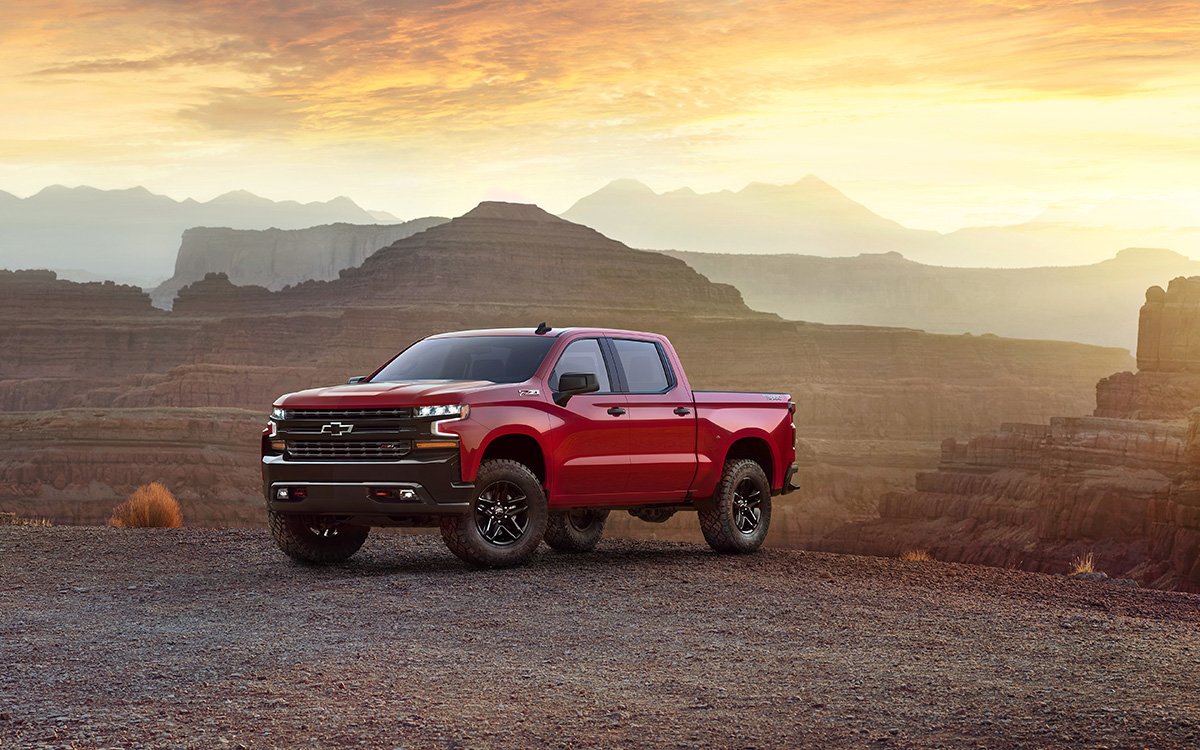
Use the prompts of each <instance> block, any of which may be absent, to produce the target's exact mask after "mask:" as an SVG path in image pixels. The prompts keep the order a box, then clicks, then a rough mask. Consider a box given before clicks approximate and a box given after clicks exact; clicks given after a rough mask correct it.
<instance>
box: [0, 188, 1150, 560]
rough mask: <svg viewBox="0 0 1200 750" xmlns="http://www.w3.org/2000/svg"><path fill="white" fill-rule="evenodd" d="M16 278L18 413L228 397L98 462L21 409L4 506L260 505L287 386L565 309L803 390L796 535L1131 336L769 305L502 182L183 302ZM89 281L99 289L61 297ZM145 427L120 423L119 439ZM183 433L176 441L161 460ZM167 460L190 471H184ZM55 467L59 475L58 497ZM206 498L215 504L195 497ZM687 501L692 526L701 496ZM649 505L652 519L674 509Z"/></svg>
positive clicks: (734, 371)
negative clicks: (46, 456)
mask: <svg viewBox="0 0 1200 750" xmlns="http://www.w3.org/2000/svg"><path fill="white" fill-rule="evenodd" d="M0 284H3V285H4V287H3V296H2V299H3V300H4V302H3V304H5V305H6V307H5V311H6V312H5V323H6V325H5V326H3V327H2V328H0V351H3V352H4V353H5V356H3V357H0V411H5V412H22V414H9V415H8V417H10V418H13V419H18V418H19V419H21V420H26V421H24V422H21V424H29V425H37V424H40V423H39V422H37V421H36V420H37V419H40V417H39V416H38V415H36V414H26V413H27V412H50V413H53V412H54V411H56V410H63V409H68V410H71V413H72V415H73V416H72V419H75V420H79V421H81V422H86V421H87V420H88V419H89V417H88V415H89V414H96V415H98V416H97V417H96V419H101V418H103V419H106V420H111V419H117V418H118V417H119V418H120V419H121V420H128V423H129V424H132V423H135V422H136V421H137V420H139V419H144V420H147V425H148V426H147V430H146V434H148V435H150V434H154V435H161V434H162V433H161V431H160V429H161V426H162V425H166V424H171V423H172V422H173V421H174V422H175V423H177V424H200V427H190V428H189V429H192V430H200V432H203V431H204V430H205V429H209V428H206V427H204V425H205V424H207V423H205V422H199V423H197V422H196V421H195V420H196V415H197V414H198V413H205V412H206V411H208V410H211V411H212V413H213V414H214V415H216V416H214V419H216V420H217V421H218V422H220V423H221V424H219V425H214V426H213V427H212V428H211V430H212V432H213V435H214V437H213V439H212V445H213V446H215V447H214V448H213V449H212V450H211V451H209V452H207V453H206V452H205V451H206V450H207V449H205V448H202V447H200V446H201V444H203V443H204V441H203V440H196V441H195V442H189V441H191V440H192V438H188V439H187V440H184V441H182V443H180V444H178V445H177V444H174V443H170V441H167V442H166V443H164V444H163V445H162V447H161V448H156V447H155V443H154V441H151V440H147V441H141V442H135V443H131V444H130V445H131V447H130V448H129V450H128V451H126V452H125V453H124V454H123V455H124V456H126V457H129V456H135V455H138V454H139V453H140V454H141V455H144V456H145V457H146V460H145V466H144V469H145V470H144V471H143V472H142V473H140V474H136V473H135V472H129V473H114V474H111V475H106V474H98V475H97V477H98V478H97V479H96V480H95V482H92V481H85V480H87V477H85V476H84V474H83V473H80V472H66V473H65V474H64V473H63V472H62V470H61V469H60V468H57V467H56V465H55V461H50V460H40V459H38V458H37V456H38V455H40V454H42V453H44V452H46V451H50V450H52V449H53V450H54V451H58V453H55V454H54V455H56V456H59V457H62V460H64V461H86V460H87V459H86V458H85V457H86V456H87V455H90V454H91V453H92V452H93V451H98V450H101V447H100V446H99V444H98V442H97V440H96V439H95V438H94V437H88V435H94V434H95V433H89V432H88V431H87V430H85V429H80V430H79V431H78V433H76V432H75V431H71V430H62V431H59V432H56V433H55V439H56V441H58V442H57V443H56V444H55V445H54V446H53V448H52V446H50V445H48V444H47V442H46V441H45V440H42V439H41V438H39V437H38V432H39V429H37V428H35V427H30V428H28V429H26V428H22V429H14V430H11V431H9V434H8V435H7V439H8V440H9V443H8V444H7V445H8V448H7V449H6V450H5V451H4V452H3V453H0V510H3V511H17V512H27V513H29V514H34V515H36V514H39V513H42V514H45V515H55V514H56V513H55V511H54V509H55V508H58V507H60V505H59V503H61V500H62V498H63V497H66V496H72V493H75V496H78V497H81V498H90V500H89V502H92V503H94V504H96V505H97V507H98V508H99V510H96V511H94V512H92V515H91V516H88V517H98V516H99V515H101V514H102V513H103V512H107V510H108V509H109V508H110V507H111V503H112V501H114V500H117V499H120V496H121V494H122V493H124V492H127V491H128V490H130V489H132V486H133V485H135V484H137V483H141V482H146V481H153V480H156V479H161V478H163V477H167V478H170V479H172V481H174V482H176V483H178V484H181V485H182V486H183V487H185V488H188V489H185V490H184V492H183V501H184V510H185V513H187V514H188V518H189V522H190V523H208V524H222V523H241V522H247V521H246V518H247V516H246V515H245V513H246V511H245V508H247V507H249V508H253V509H256V511H257V509H260V500H259V497H258V495H259V492H260V489H259V487H258V484H257V481H258V480H257V471H256V467H257V460H258V459H257V451H256V450H255V448H254V445H255V442H254V441H256V440H257V439H258V424H259V422H262V421H263V420H265V415H266V412H267V409H268V407H269V405H270V403H271V401H272V400H273V399H274V398H275V397H277V396H278V395H279V394H281V393H284V392H287V391H291V390H297V389H301V388H305V387H310V386H317V385H327V384H330V383H337V382H344V381H345V379H346V377H348V376H350V375H357V374H362V373H365V372H370V371H371V370H373V369H374V368H375V367H376V366H377V365H378V364H379V363H380V362H382V361H384V360H385V359H386V358H388V357H390V356H391V355H392V354H394V353H395V352H396V351H397V350H398V349H400V348H402V347H404V346H406V345H407V344H408V343H410V342H412V341H414V340H416V339H418V338H420V337H422V336H425V335H428V334H431V333H436V332H439V331H445V330H459V329H465V328H480V327H491V326H530V327H532V326H535V325H536V324H537V323H538V322H539V321H542V320H546V321H549V322H550V324H551V325H553V326H556V327H564V326H569V325H606V326H614V327H625V328H633V329H647V330H655V331H661V332H662V333H665V334H666V335H668V336H670V337H671V339H672V340H673V341H674V342H675V345H676V347H677V349H678V350H679V352H680V355H681V356H682V357H683V360H684V364H685V365H686V367H687V368H688V373H689V376H690V378H691V380H692V382H693V384H694V385H695V386H696V387H700V388H725V389H733V390H763V389H770V390H788V391H790V392H791V393H792V394H793V395H794V397H795V400H796V402H797V405H798V410H797V417H796V422H797V428H798V430H799V434H800V437H801V440H802V445H801V455H802V461H803V467H802V471H801V475H800V477H799V478H798V481H799V482H800V483H801V484H802V486H804V487H805V488H806V490H805V492H804V493H803V494H802V495H796V496H792V497H790V498H788V499H787V500H785V501H782V502H781V506H783V505H786V504H790V505H791V506H792V508H791V509H790V510H781V511H780V512H779V519H780V523H779V525H778V527H777V529H778V530H777V532H776V534H775V536H774V537H773V540H772V543H777V544H778V543H793V544H794V543H797V541H798V540H801V539H803V538H808V537H811V536H813V535H816V534H817V533H818V532H819V531H820V530H821V529H824V528H825V527H826V526H829V527H832V526H836V525H840V524H842V523H844V521H845V520H846V519H847V518H849V517H855V516H864V515H867V514H873V513H874V510H875V507H876V504H877V501H878V498H879V497H880V495H882V494H883V493H885V492H887V491H889V490H893V489H897V488H904V487H909V486H911V485H912V476H913V473H914V471H915V470H918V469H922V468H932V467H933V466H935V465H936V462H937V456H938V445H939V442H940V440H941V439H942V438H943V437H944V436H945V435H947V434H952V435H957V436H960V437H965V436H967V435H970V434H972V433H973V432H978V431H981V430H985V429H988V428H989V427H990V426H992V425H995V424H998V423H1000V422H1007V421H1044V420H1047V419H1049V418H1050V417H1051V416H1053V415H1055V414H1063V413H1079V412H1081V411H1084V410H1085V409H1087V408H1088V405H1089V404H1090V402H1091V400H1092V389H1093V386H1094V383H1095V381H1096V379H1097V378H1099V377H1100V376H1101V375H1103V374H1105V373H1109V372H1113V371H1114V370H1126V369H1130V367H1131V366H1132V360H1131V358H1130V357H1129V355H1128V354H1127V353H1126V352H1125V351H1123V350H1119V349H1111V348H1100V347H1094V346H1086V345H1082V344H1071V343H1061V342H1049V341H1020V340H1011V339H1003V338H998V337H994V336H965V335H958V336H946V335H935V334H929V333H924V332H922V331H917V330H907V329H897V328H877V327H869V326H850V325H844V326H831V325H818V324H811V323H798V322H794V321H788V320H783V319H781V318H779V317H778V316H775V315H771V314H764V313H759V312H755V311H753V310H751V309H749V308H748V307H746V305H745V304H744V303H743V302H742V299H741V297H740V295H739V294H738V292H737V290H736V289H734V288H733V287H731V286H728V285H725V284H716V283H713V282H711V281H709V280H708V279H707V278H705V277H704V276H702V275H700V274H699V273H698V272H696V271H695V270H693V269H692V268H690V267H689V266H688V265H687V264H685V263H684V262H683V261H681V260H678V259H676V258H671V257H668V256H665V255H662V254H658V253H651V252H643V251H638V250H633V249H630V248H629V247H627V246H625V245H622V244H621V243H618V242H615V241H613V240H611V239H608V238H606V237H604V236H603V235H601V234H599V233H598V232H596V231H594V230H592V229H589V228H587V227H584V226H580V225H578V224H572V223H570V222H567V221H564V220H562V219H559V218H557V217H554V216H551V215H549V214H547V213H545V212H544V211H542V210H541V209H538V208H537V207H534V206H521V205H514V204H503V203H485V204H482V205H480V206H479V207H478V208H476V209H474V210H473V211H471V212H469V213H468V214H466V215H464V216H462V217H459V218H457V219H454V220H453V221H450V222H448V223H446V224H442V225H439V226H436V227H432V228H430V229H428V230H426V231H424V232H421V233H419V234H415V235H412V236H410V237H407V238H404V239H401V240H399V241H397V242H395V243H393V244H392V245H391V246H389V247H387V248H385V249H382V250H379V251H378V252H376V253H374V254H372V255H371V256H369V257H368V258H367V259H366V260H365V261H364V262H363V264H362V265H361V266H359V267H356V268H353V269H347V270H343V271H342V272H340V273H339V275H338V278H336V279H332V280H328V281H309V282H304V283H301V284H298V285H295V286H292V287H289V288H286V289H282V290H279V291H270V290H268V289H266V288H263V287H242V286H235V285H234V284H232V283H231V282H230V281H229V279H228V278H227V277H224V276H221V275H217V274H213V275H210V276H208V277H206V278H205V279H202V280H201V281H198V282H195V283H193V284H191V285H189V286H187V287H185V288H184V289H182V290H181V291H180V294H179V298H178V301H177V303H176V305H175V307H174V309H173V310H171V311H170V312H167V311H163V310H159V309H156V308H154V307H153V306H152V305H151V304H150V299H149V296H148V295H146V294H144V293H142V292H140V291H138V290H136V289H132V288H128V287H119V286H116V285H111V284H110V285H94V286H91V285H86V284H76V283H74V282H68V281H63V280H61V279H53V278H51V277H49V276H48V275H36V274H35V275H33V276H28V275H20V274H16V275H11V276H9V277H4V276H0ZM86 295H93V296H92V297H89V298H88V299H89V302H88V306H87V310H86V311H84V310H81V309H74V312H71V311H70V310H71V308H69V306H62V307H60V306H59V305H57V304H56V300H57V299H58V298H60V297H61V298H62V299H64V300H69V299H79V298H82V297H83V296H86ZM247 414H251V415H257V416H258V419H257V421H256V420H255V419H253V418H249V417H246V415H247ZM103 415H107V416H103ZM28 420H34V421H28ZM108 424H113V423H112V422H108ZM122 424H125V422H122ZM136 432H137V431H136V429H133V428H128V427H122V428H121V430H120V432H119V433H117V432H114V433H113V434H114V440H115V439H116V436H117V435H118V434H119V435H122V436H128V435H130V434H135V433H136ZM234 433H236V435H237V437H236V438H234V437H231V435H233V434H234ZM77 434H78V436H77ZM125 440H127V437H121V441H125ZM243 441H244V442H243ZM181 445H182V447H180V446H181ZM233 445H238V446H248V447H245V448H244V450H242V449H235V448H230V447H228V446H233ZM222 446H226V447H222ZM103 450H105V451H108V450H109V449H108V448H104V449H103ZM238 450H242V452H237V451H238ZM233 453H236V455H237V457H238V458H237V460H238V461H239V462H240V463H239V464H238V469H237V470H236V471H234V470H230V471H225V472H221V473H219V474H218V475H217V478H216V479H215V480H213V481H215V482H216V483H219V484H223V486H222V487H220V488H215V487H214V488H211V489H209V490H207V491H202V490H201V489H200V488H201V487H203V486H204V485H205V482H206V481H209V480H207V479H205V478H206V477H208V478H211V477H213V476H214V474H213V470H212V466H213V465H223V464H222V463H221V462H222V461H224V460H225V456H226V455H232V454H233ZM192 454H195V455H192ZM106 455H108V454H107V453H106ZM164 455H169V456H171V457H172V458H171V462H164V461H162V460H159V459H160V458H161V457H162V456H164ZM72 456H75V457H77V458H71V457H72ZM189 456H191V457H190V458H189ZM113 460H114V463H116V464H117V465H123V462H124V461H125V459H124V458H120V457H116V458H114V459H113ZM190 461H194V462H195V463H194V467H193V468H189V467H190V466H192V464H191V463H189V462H190ZM214 462H215V464H214ZM124 465H128V464H124ZM168 465H169V466H171V467H173V468H170V469H169V471H171V472H183V473H182V474H178V473H170V474H164V473H163V472H166V471H168ZM189 472H191V473H189ZM64 476H65V477H66V480H65V481H66V484H65V485H64V486H62V487H61V488H60V487H58V485H63V480H62V479H60V477H64ZM106 477H107V478H106ZM35 487H43V488H46V489H45V490H44V492H45V493H46V494H45V495H44V502H43V500H39V498H41V497H43V496H42V495H39V494H38V491H37V490H35V489H32V488H35ZM14 488H15V489H14ZM205 492H207V494H205ZM233 496H236V497H237V498H238V500H237V501H236V502H234V501H231V500H229V501H227V500H223V499H222V498H229V497H233ZM40 503H41V504H40ZM196 503H199V504H201V506H202V508H201V510H197V509H196V508H190V509H189V504H196ZM222 503H225V504H224V505H222ZM39 509H41V510H39ZM256 511H255V512H256ZM77 515H78V514H77ZM72 517H74V516H72ZM679 518H680V520H679V523H688V527H689V533H693V534H694V533H695V518H694V517H684V516H682V515H681V516H680V517H679ZM785 519H791V520H790V521H786V522H785ZM822 519H823V520H822ZM61 520H69V519H68V518H62V519H61ZM638 524H639V526H641V527H643V528H644V529H648V530H649V531H650V533H659V532H662V533H667V532H668V531H669V529H670V527H669V526H667V527H657V526H645V525H642V524H640V522H638ZM822 524H824V526H823V525H822ZM617 528H618V527H617V526H616V525H614V529H617Z"/></svg>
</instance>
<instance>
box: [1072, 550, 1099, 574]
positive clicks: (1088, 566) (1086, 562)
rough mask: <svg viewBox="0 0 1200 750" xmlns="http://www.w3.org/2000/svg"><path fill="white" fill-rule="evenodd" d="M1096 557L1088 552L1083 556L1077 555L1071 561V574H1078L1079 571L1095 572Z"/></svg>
mask: <svg viewBox="0 0 1200 750" xmlns="http://www.w3.org/2000/svg"><path fill="white" fill-rule="evenodd" d="M1095 572H1096V558H1095V556H1094V555H1093V554H1092V553H1091V552H1089V553H1087V554H1086V555H1084V556H1083V557H1077V558H1075V559H1074V560H1072V561H1071V575H1073V576H1075V575H1079V574H1080V573H1095Z"/></svg>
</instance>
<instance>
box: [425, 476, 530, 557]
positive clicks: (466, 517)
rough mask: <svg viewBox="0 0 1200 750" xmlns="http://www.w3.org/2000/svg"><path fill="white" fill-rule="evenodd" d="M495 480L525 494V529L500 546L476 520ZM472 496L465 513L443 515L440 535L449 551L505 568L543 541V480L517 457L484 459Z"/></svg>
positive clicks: (525, 555) (526, 554)
mask: <svg viewBox="0 0 1200 750" xmlns="http://www.w3.org/2000/svg"><path fill="white" fill-rule="evenodd" d="M497 483H506V484H508V485H512V486H515V487H516V488H518V489H519V490H520V491H521V493H522V494H523V495H524V498H523V499H524V501H525V507H526V515H525V519H526V524H525V527H524V531H523V532H522V533H521V534H520V536H519V537H518V538H517V539H515V540H514V541H512V542H509V543H507V544H504V545H503V546H500V545H499V544H496V543H493V542H491V541H488V539H486V538H484V535H483V532H482V531H481V529H480V528H479V524H478V523H477V514H480V513H481V512H482V510H481V508H480V504H481V501H483V502H485V503H486V502H489V501H486V500H484V498H483V495H484V494H485V493H488V492H489V488H490V487H492V486H493V485H497ZM475 489H476V496H475V499H474V500H472V501H471V510H470V511H468V512H467V513H463V514H459V515H453V516H446V517H445V518H443V519H442V522H441V529H442V539H443V540H444V541H445V542H446V546H447V547H449V548H450V551H451V552H453V553H454V554H455V555H457V556H458V557H459V558H460V559H462V560H463V561H464V562H466V563H468V564H469V565H474V566H477V567H481V568H507V567H511V566H513V565H520V564H521V563H523V562H525V561H526V560H527V559H529V557H530V555H532V554H533V553H534V552H535V551H536V550H537V548H538V545H539V544H541V542H542V537H543V536H544V535H545V533H546V523H547V520H548V517H549V515H550V512H549V510H548V508H547V506H546V492H545V490H543V489H542V483H541V482H539V481H538V478H537V476H535V475H534V473H533V472H532V471H530V470H529V468H528V467H527V466H525V465H524V464H522V463H519V462H517V461H510V460H507V459H494V460H491V461H485V462H484V463H483V465H482V466H480V467H479V473H478V474H477V475H476V477H475Z"/></svg>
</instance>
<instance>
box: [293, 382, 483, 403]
mask: <svg viewBox="0 0 1200 750" xmlns="http://www.w3.org/2000/svg"><path fill="white" fill-rule="evenodd" d="M494 387H496V384H495V383H493V382H491V381H490V380H418V381H407V382H394V383H355V384H353V385H334V386H329V387H326V388H309V389H308V390H305V391H297V392H295V393H288V394H286V395H283V396H281V397H279V398H278V399H277V400H276V401H275V406H284V407H288V406H290V407H292V408H294V409H297V408H303V407H316V408H325V407H331V406H338V407H342V406H344V407H364V408H370V407H377V406H383V405H385V404H386V405H388V406H413V405H421V404H425V403H447V402H450V401H454V400H455V398H456V397H457V396H461V395H465V394H467V393H470V392H472V391H478V390H479V389H481V388H494Z"/></svg>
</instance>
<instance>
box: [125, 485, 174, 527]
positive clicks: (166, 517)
mask: <svg viewBox="0 0 1200 750" xmlns="http://www.w3.org/2000/svg"><path fill="white" fill-rule="evenodd" d="M108 525H109V526H116V527H118V528H123V529H147V528H152V529H177V528H179V527H180V526H183V511H182V510H180V509H179V501H178V500H176V499H175V496H174V495H172V494H171V491H170V490H168V489H167V488H166V487H164V486H163V485H161V484H159V483H158V482H154V483H152V484H143V485H142V486H141V487H138V488H137V489H136V490H134V491H133V494H132V495H130V496H129V499H128V500H126V501H125V502H123V503H121V504H120V505H118V506H117V507H115V508H113V513H112V518H110V519H108Z"/></svg>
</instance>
